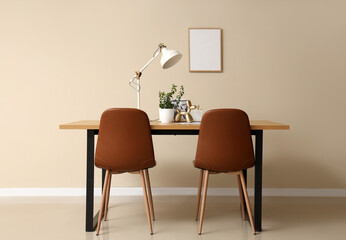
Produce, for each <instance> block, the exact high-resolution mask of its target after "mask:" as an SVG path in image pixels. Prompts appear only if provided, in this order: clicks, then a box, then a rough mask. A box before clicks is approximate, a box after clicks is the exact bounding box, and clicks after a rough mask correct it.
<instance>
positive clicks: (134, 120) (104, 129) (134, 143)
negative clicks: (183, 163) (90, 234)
mask: <svg viewBox="0 0 346 240" xmlns="http://www.w3.org/2000/svg"><path fill="white" fill-rule="evenodd" d="M95 165H96V166H97V167H99V168H103V169H106V177H105V182H104V187H103V194H102V200H101V207H100V214H99V219H98V224H97V229H96V235H98V234H99V231H100V225H101V220H102V215H103V210H104V211H105V213H104V219H105V220H106V219H107V212H108V203H109V195H110V194H109V193H110V188H111V180H112V175H113V174H120V173H125V172H130V173H139V174H140V176H141V179H142V185H143V193H144V201H145V208H146V213H147V218H148V222H149V228H150V234H153V229H152V224H151V216H150V215H151V214H152V219H153V220H155V214H154V206H153V201H152V195H151V187H150V180H149V171H148V168H151V167H154V166H155V165H156V162H155V158H154V149H153V142H152V138H151V130H150V123H149V119H148V116H147V114H146V113H145V112H143V111H141V110H138V109H129V108H112V109H108V110H106V111H105V112H104V113H103V114H102V116H101V121H100V128H99V136H98V140H97V147H96V153H95ZM147 189H148V195H149V204H150V210H151V214H150V210H149V204H148V196H147Z"/></svg>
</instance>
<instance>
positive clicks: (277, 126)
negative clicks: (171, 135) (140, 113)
mask: <svg viewBox="0 0 346 240" xmlns="http://www.w3.org/2000/svg"><path fill="white" fill-rule="evenodd" d="M250 125H251V129H252V130H287V129H290V126H289V125H287V124H282V123H277V122H272V121H268V120H250ZM99 126H100V120H81V121H76V122H71V123H65V124H60V126H59V128H60V129H99ZM150 126H151V129H152V130H199V127H200V122H192V123H187V122H175V123H161V122H160V121H152V122H150Z"/></svg>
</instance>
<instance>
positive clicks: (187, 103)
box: [174, 100, 196, 122]
mask: <svg viewBox="0 0 346 240" xmlns="http://www.w3.org/2000/svg"><path fill="white" fill-rule="evenodd" d="M186 106H187V111H186V112H182V111H180V110H179V109H178V108H177V113H178V114H177V115H176V116H175V119H174V121H175V122H180V118H181V117H182V116H185V119H186V121H187V122H192V121H193V117H192V116H191V114H190V112H191V110H193V109H196V106H195V105H192V104H191V101H190V100H187V101H186Z"/></svg>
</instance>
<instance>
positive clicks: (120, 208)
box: [0, 196, 346, 240]
mask: <svg viewBox="0 0 346 240" xmlns="http://www.w3.org/2000/svg"><path fill="white" fill-rule="evenodd" d="M195 200H196V198H195V197H193V196H154V206H155V212H156V221H155V222H154V224H153V230H154V235H153V236H150V235H149V229H148V223H147V219H146V215H145V208H144V202H143V199H142V197H139V196H134V197H114V196H111V200H110V209H109V220H108V221H106V222H103V224H102V226H101V231H100V236H98V237H96V236H95V233H86V232H85V231H84V216H85V209H84V204H85V203H84V202H85V200H84V197H2V198H0V230H1V233H0V236H1V239H6V240H9V239H35V240H40V239H50V240H55V239H59V240H61V239H74V240H75V239H86V240H92V239H121V240H126V239H136V240H137V239H151V240H155V239H163V240H173V239H174V240H175V239H179V240H185V239H186V240H191V239H199V240H200V239H203V240H208V239H213V240H217V239H222V240H224V239H237V240H239V239H240V240H245V239H258V240H278V239H280V240H285V239H290V240H292V239H293V240H299V239H304V240H309V239H311V240H312V239H313V240H319V239H321V240H322V239H323V240H326V239H327V240H338V239H340V240H341V239H342V240H344V239H346V233H345V231H346V199H345V198H303V197H295V198H293V197H264V198H263V232H262V233H260V234H258V235H256V236H254V235H252V233H251V227H250V225H249V224H248V223H247V222H243V221H242V219H241V212H240V208H239V198H238V197H217V196H211V197H208V198H207V205H206V213H205V220H204V225H203V235H201V236H198V235H197V230H198V223H197V222H195V221H194V216H195ZM250 201H253V199H252V198H250ZM98 204H99V201H96V204H95V208H98Z"/></svg>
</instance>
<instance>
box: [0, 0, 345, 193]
mask: <svg viewBox="0 0 346 240" xmlns="http://www.w3.org/2000/svg"><path fill="white" fill-rule="evenodd" d="M345 9H346V2H345V1H343V0H340V1H337V0H330V1H315V0H310V1H308V0H305V1H304V0H303V1H285V0H282V1H277V0H263V1H255V0H253V1H243V0H238V1H228V0H214V1H206V0H203V1H201V0H200V1H197V0H194V1H192V0H191V1H187V0H177V1H168V0H164V1H156V0H146V1H140V0H137V1H129V0H122V1H121V0H118V1H110V0H109V1H54V0H50V1H47V0H41V1H40V0H32V1H10V0H8V1H4V0H0V87H1V94H0V126H1V134H2V138H1V140H0V146H1V167H0V188H12V187H23V188H25V187H83V186H85V158H86V132H85V131H79V130H59V129H58V125H59V124H61V123H66V122H71V121H76V120H81V119H98V118H99V117H100V114H101V113H102V112H103V110H105V109H107V108H109V107H135V106H136V95H135V92H134V91H133V90H132V89H131V88H130V87H129V86H128V80H129V79H130V78H131V77H132V76H133V74H134V71H135V70H138V69H139V68H140V67H142V66H143V65H144V63H145V62H146V61H148V60H149V58H150V56H151V54H152V53H153V51H154V50H155V48H156V47H157V44H158V43H160V42H164V43H165V44H167V45H168V47H169V48H172V49H178V50H179V51H180V52H181V53H182V54H183V55H184V57H183V59H182V61H181V62H179V64H177V65H176V66H174V67H173V68H171V69H168V70H162V69H160V66H159V61H158V59H156V60H155V62H153V63H152V65H151V66H150V67H149V68H148V69H147V70H146V71H145V72H144V74H143V77H142V84H143V88H142V108H143V110H145V111H146V112H147V113H148V115H149V117H150V118H157V117H158V97H157V95H158V91H159V90H168V89H169V87H170V85H171V84H172V83H175V84H178V85H180V84H183V85H184V86H185V90H186V98H188V99H191V100H192V101H193V103H196V104H200V105H201V106H202V107H203V108H204V109H205V110H207V109H211V108H219V107H230V108H241V109H244V110H245V111H247V112H248V114H249V116H250V118H251V119H268V120H273V121H278V122H283V123H287V124H290V125H291V130H289V131H266V132H265V133H264V179H263V181H264V187H265V188H346V174H345V169H346V151H345V147H344V145H345V137H346V127H345V122H346V111H345V103H346V97H345V89H346V81H345V80H346V66H345V63H346V45H345V43H346V14H345ZM189 27H219V28H222V29H223V60H224V62H223V68H224V71H223V73H189V71H188V40H187V39H188V36H187V33H188V32H187V29H188V28H189ZM196 143H197V137H196V136H176V137H174V136H154V144H155V146H154V147H155V154H156V158H157V162H158V165H157V167H156V168H154V169H153V170H152V185H153V186H154V187H158V186H160V187H162V186H168V187H192V186H196V185H197V176H198V172H197V170H195V169H194V168H193V167H192V159H193V158H194V154H195V150H196ZM252 173H253V171H252V170H251V171H250V173H249V177H250V185H251V182H252V181H251V179H252V176H253V175H252ZM97 174H98V175H97V177H98V176H99V171H97ZM97 184H98V181H97ZM139 184H140V181H139V178H138V177H137V176H133V175H124V176H121V177H120V176H119V177H116V178H115V180H114V186H139ZM211 186H213V187H235V186H236V185H235V179H233V178H231V177H228V176H213V177H212V178H211Z"/></svg>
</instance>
